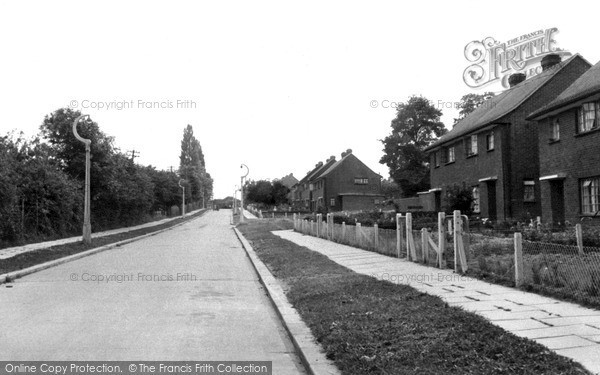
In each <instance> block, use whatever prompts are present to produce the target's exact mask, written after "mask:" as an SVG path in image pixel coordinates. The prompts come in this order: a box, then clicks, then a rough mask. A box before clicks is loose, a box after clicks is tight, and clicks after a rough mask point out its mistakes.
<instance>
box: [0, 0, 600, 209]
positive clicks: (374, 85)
mask: <svg viewBox="0 0 600 375" xmlns="http://www.w3.org/2000/svg"><path fill="white" fill-rule="evenodd" d="M0 4H1V5H0V41H1V42H0V48H1V56H2V57H1V58H0V95H1V97H0V99H1V100H0V103H1V105H2V109H3V113H4V116H3V119H2V122H1V123H0V135H3V134H5V133H6V132H8V131H10V130H12V129H17V130H21V131H24V132H25V134H26V135H27V136H32V135H34V134H36V133H37V130H38V128H39V125H40V124H41V122H42V120H43V117H44V115H46V114H49V113H51V112H53V111H54V110H56V109H58V108H61V107H69V106H71V107H72V108H75V109H79V110H81V111H82V112H83V113H87V114H90V115H91V116H92V118H93V119H94V120H95V121H97V122H98V123H99V124H100V127H101V129H102V130H103V131H104V132H105V133H107V134H109V135H112V136H114V137H115V138H116V145H117V147H120V148H121V150H131V149H135V150H138V151H139V152H140V157H139V158H138V159H136V162H139V163H142V164H151V165H154V166H156V167H157V168H159V169H167V168H168V167H169V166H174V168H177V166H178V164H179V151H180V141H181V138H182V135H183V129H184V127H185V126H186V125H187V124H191V125H192V126H193V127H194V134H195V136H196V138H198V140H199V141H200V143H201V145H202V148H203V151H204V155H205V159H206V167H207V170H208V171H209V173H210V174H211V175H212V176H213V178H214V180H215V189H214V191H215V197H217V198H218V197H224V196H226V195H232V194H233V190H234V185H236V184H238V185H239V176H240V173H241V170H240V163H245V164H246V165H248V167H249V168H250V175H249V176H248V178H252V179H263V178H268V179H273V178H278V177H282V176H284V175H286V174H289V173H294V175H295V176H296V177H297V178H298V179H300V178H302V177H303V176H304V174H305V173H306V172H307V171H308V170H309V169H311V168H312V167H314V165H315V164H316V163H317V162H318V161H322V160H325V159H326V158H328V157H329V156H330V155H335V156H336V157H337V158H338V159H339V157H340V153H341V152H342V151H344V150H346V149H347V148H351V149H352V150H353V151H354V153H355V154H356V156H358V157H359V158H360V159H361V160H362V161H364V162H365V163H366V164H367V165H368V166H369V167H371V168H372V169H373V170H374V171H376V172H378V173H380V174H381V175H382V176H383V177H385V178H387V177H388V176H389V173H388V170H387V167H385V166H384V165H381V164H379V159H380V158H381V156H382V145H381V142H380V141H379V140H380V139H382V138H383V137H385V136H386V135H387V134H388V133H389V132H390V121H391V120H392V118H393V117H394V116H395V110H394V109H393V108H390V107H391V105H389V102H402V101H406V100H407V99H408V97H409V96H411V95H423V96H425V97H427V98H428V99H430V100H431V101H432V102H433V103H434V104H435V105H440V104H439V103H442V102H443V103H445V104H443V105H442V106H443V107H444V108H442V110H443V112H444V116H443V118H442V120H443V121H444V123H445V124H446V126H447V127H448V126H451V124H452V119H453V118H454V117H456V116H457V113H456V111H455V110H452V109H449V108H446V107H447V106H452V104H448V103H452V102H456V101H458V100H459V99H460V97H461V96H462V95H464V94H467V93H470V92H474V93H478V92H479V93H481V92H483V91H487V90H491V91H498V90H502V87H499V86H497V85H496V86H493V87H484V88H482V89H478V90H477V89H471V88H469V87H468V86H467V85H466V84H465V83H464V81H463V71H464V70H465V68H466V67H467V66H469V65H470V63H469V62H468V61H467V60H466V58H465V56H464V49H465V46H466V45H467V44H468V43H469V42H471V41H473V40H482V39H484V38H486V37H493V38H495V39H496V40H498V41H500V42H506V41H508V40H510V39H513V38H516V37H519V36H521V35H523V34H528V33H531V32H534V31H536V30H540V29H547V28H552V27H556V28H558V30H559V32H558V33H557V34H556V35H555V40H556V44H557V45H558V46H559V47H561V48H563V49H566V50H567V51H569V52H572V53H580V54H581V55H582V56H583V57H584V58H586V59H587V60H588V61H589V62H591V63H592V64H595V63H596V62H598V60H600V48H599V47H598V41H597V30H596V28H597V24H598V14H599V10H600V5H598V4H597V3H595V2H583V1H581V2H578V1H569V2H568V3H564V2H562V3H560V4H556V5H555V4H554V3H552V2H549V1H514V2H512V1H502V2H482V1H413V2H410V3H409V4H407V3H406V2H400V1H393V2H392V1H389V2H388V1H385V2H384V1H368V2H367V1H363V2H348V1H344V2H342V1H340V2H325V1H314V2H312V1H302V2H283V1H273V2H264V1H251V2H250V1H235V2H233V1H211V2H200V1H163V2H156V1H127V2H126V1H96V2H84V1H72V2H67V1H38V2H32V1H11V2H9V1H1V2H0ZM178 101H179V103H178ZM372 101H376V104H377V108H373V106H374V104H373V103H372ZM384 101H388V102H384ZM154 102H158V105H157V104H155V103H154ZM100 103H112V104H111V105H112V106H113V107H112V108H104V109H100V108H92V107H94V106H98V105H100ZM148 103H149V104H148ZM161 105H162V106H163V107H166V108H160V106H161ZM178 105H179V108H178ZM384 105H386V106H388V108H382V106H384ZM84 106H85V108H84ZM118 106H121V107H122V109H120V110H119V109H117V108H116V107H118Z"/></svg>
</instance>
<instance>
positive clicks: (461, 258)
mask: <svg viewBox="0 0 600 375" xmlns="http://www.w3.org/2000/svg"><path fill="white" fill-rule="evenodd" d="M453 218H454V272H458V264H459V262H460V266H461V270H462V272H466V271H467V259H466V257H465V249H464V244H463V238H462V217H461V215H460V211H459V210H456V211H454V216H453Z"/></svg>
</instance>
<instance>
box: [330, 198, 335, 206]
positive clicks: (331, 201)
mask: <svg viewBox="0 0 600 375" xmlns="http://www.w3.org/2000/svg"><path fill="white" fill-rule="evenodd" d="M333 206H335V198H329V207H333Z"/></svg>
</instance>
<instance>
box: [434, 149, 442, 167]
mask: <svg viewBox="0 0 600 375" xmlns="http://www.w3.org/2000/svg"><path fill="white" fill-rule="evenodd" d="M440 158H441V155H440V152H439V151H436V152H434V153H433V165H434V166H435V167H436V168H437V167H439V166H440Z"/></svg>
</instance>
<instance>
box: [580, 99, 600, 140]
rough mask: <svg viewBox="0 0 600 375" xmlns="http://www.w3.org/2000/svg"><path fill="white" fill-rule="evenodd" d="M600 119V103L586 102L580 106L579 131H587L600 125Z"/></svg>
mask: <svg viewBox="0 0 600 375" xmlns="http://www.w3.org/2000/svg"><path fill="white" fill-rule="evenodd" d="M599 120H600V105H599V103H598V102H590V103H584V104H583V105H582V106H581V107H580V108H579V116H578V121H577V132H578V133H585V132H587V131H590V130H592V129H595V128H597V127H598V125H599V123H598V121H599Z"/></svg>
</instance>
